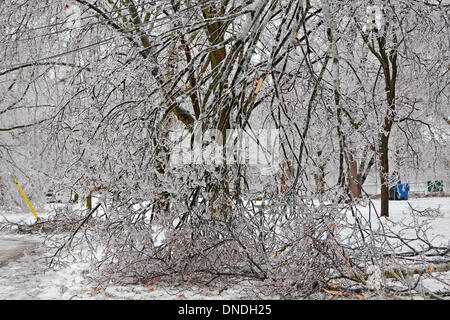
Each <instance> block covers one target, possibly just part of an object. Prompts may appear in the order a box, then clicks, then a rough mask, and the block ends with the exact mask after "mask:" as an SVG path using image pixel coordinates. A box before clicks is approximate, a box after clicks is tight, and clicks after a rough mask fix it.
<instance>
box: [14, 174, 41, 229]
mask: <svg viewBox="0 0 450 320" xmlns="http://www.w3.org/2000/svg"><path fill="white" fill-rule="evenodd" d="M14 182H15V183H16V185H17V188H19V191H20V193H21V194H22V196H23V198H24V199H25V201H26V202H27V204H28V206H29V207H30V209H31V212H32V213H33V214H34V216H35V217H36V221H37V222H39V217H38V216H37V214H36V211H34V209H33V206H32V205H31V203H30V201H29V200H28V198H27V196H26V195H25V193H24V192H23V190H22V188H21V187H20V185H19V182H17V180H16V179H14Z"/></svg>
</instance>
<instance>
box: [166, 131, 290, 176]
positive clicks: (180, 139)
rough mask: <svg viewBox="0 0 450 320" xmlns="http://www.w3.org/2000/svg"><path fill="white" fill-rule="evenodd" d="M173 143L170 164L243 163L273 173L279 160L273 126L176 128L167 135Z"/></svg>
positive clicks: (277, 144) (277, 132) (277, 138)
mask: <svg viewBox="0 0 450 320" xmlns="http://www.w3.org/2000/svg"><path fill="white" fill-rule="evenodd" d="M169 137H170V140H171V141H172V143H173V149H172V152H171V156H170V165H171V166H175V167H176V166H184V165H189V164H203V165H210V166H220V165H222V164H224V163H226V164H243V165H249V166H252V167H257V168H259V169H260V170H261V172H262V173H264V172H266V173H275V172H276V171H278V170H279V163H280V159H281V157H280V138H279V137H280V136H279V130H277V129H260V130H243V129H230V130H226V133H225V136H224V135H223V134H222V132H220V131H219V130H216V129H208V130H206V131H201V130H194V132H191V131H189V130H184V129H180V130H176V131H172V132H171V133H170V135H169Z"/></svg>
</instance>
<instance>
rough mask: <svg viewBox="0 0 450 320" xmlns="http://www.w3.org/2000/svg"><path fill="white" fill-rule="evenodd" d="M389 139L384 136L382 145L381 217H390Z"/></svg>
mask: <svg viewBox="0 0 450 320" xmlns="http://www.w3.org/2000/svg"><path fill="white" fill-rule="evenodd" d="M388 143H389V137H388V136H386V135H384V134H383V135H382V137H381V145H380V163H381V169H380V181H381V216H382V217H389V186H388V179H387V177H388V175H389V148H388Z"/></svg>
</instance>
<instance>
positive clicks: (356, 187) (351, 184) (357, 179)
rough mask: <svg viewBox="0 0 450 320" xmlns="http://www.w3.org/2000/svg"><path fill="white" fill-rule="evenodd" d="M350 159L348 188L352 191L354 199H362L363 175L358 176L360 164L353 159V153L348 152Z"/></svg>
mask: <svg viewBox="0 0 450 320" xmlns="http://www.w3.org/2000/svg"><path fill="white" fill-rule="evenodd" d="M347 158H348V166H349V169H348V188H349V190H350V194H351V196H352V197H353V198H360V197H361V185H362V181H361V175H360V174H358V163H357V161H356V160H355V159H354V158H353V155H352V153H351V152H347Z"/></svg>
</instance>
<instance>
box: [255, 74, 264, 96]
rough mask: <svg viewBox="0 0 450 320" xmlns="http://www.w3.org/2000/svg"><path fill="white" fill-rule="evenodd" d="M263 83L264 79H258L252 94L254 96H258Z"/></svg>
mask: <svg viewBox="0 0 450 320" xmlns="http://www.w3.org/2000/svg"><path fill="white" fill-rule="evenodd" d="M263 82H264V78H263V77H261V78H259V81H258V84H257V85H256V88H255V92H254V93H255V95H256V94H258V92H259V90H261V86H262V84H263Z"/></svg>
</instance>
